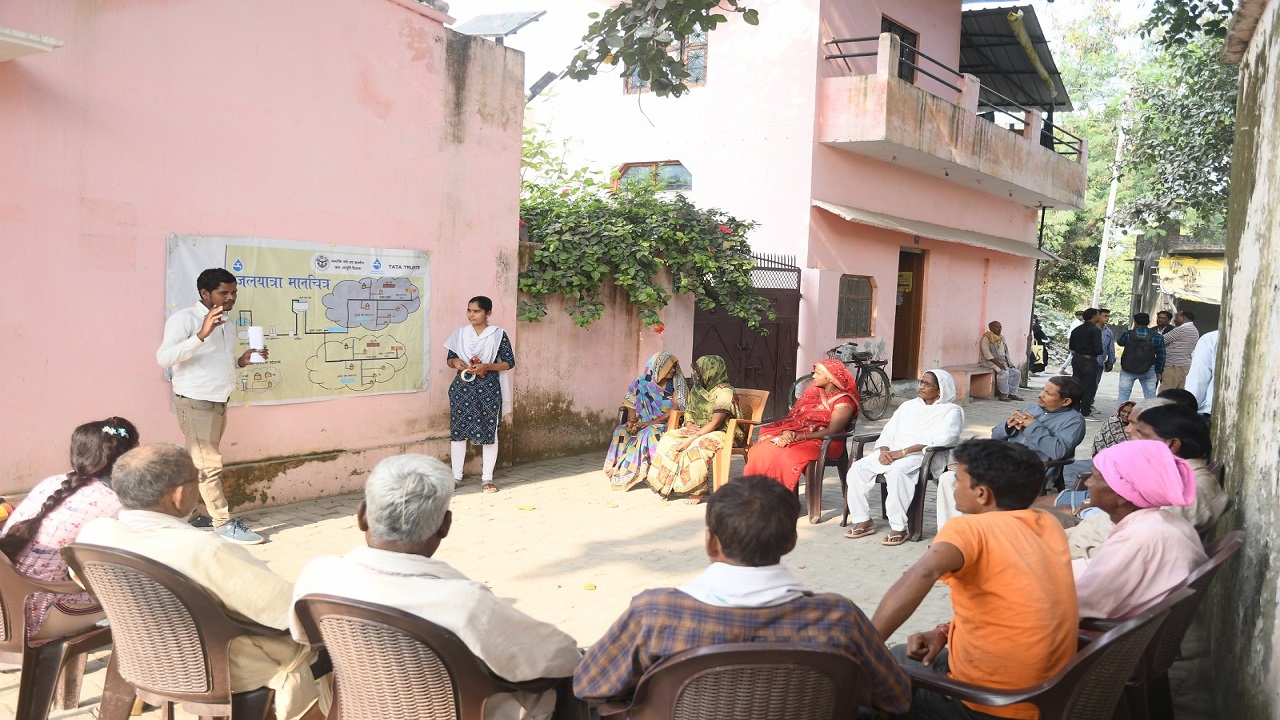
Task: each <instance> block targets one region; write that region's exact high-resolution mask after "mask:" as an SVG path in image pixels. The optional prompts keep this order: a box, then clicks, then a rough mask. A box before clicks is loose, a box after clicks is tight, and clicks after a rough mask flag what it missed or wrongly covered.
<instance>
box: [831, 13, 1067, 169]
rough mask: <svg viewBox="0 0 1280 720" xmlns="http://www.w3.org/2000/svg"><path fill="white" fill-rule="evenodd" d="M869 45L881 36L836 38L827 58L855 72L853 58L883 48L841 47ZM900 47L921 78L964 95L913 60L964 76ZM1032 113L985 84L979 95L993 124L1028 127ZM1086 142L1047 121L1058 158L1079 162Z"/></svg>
mask: <svg viewBox="0 0 1280 720" xmlns="http://www.w3.org/2000/svg"><path fill="white" fill-rule="evenodd" d="M867 42H875V43H879V42H880V36H879V35H871V36H867V37H855V38H836V39H835V40H828V41H826V43H824V44H825V45H828V46H830V45H834V46H835V48H836V50H837V52H834V53H830V54H828V55H826V59H827V60H844V61H845V66H846V67H848V68H849V70H850V71H851V72H852V70H853V68H852V67H850V66H849V64H848V61H849V60H850V59H853V58H867V57H878V56H879V54H880V48H879V47H878V46H877V47H876V48H875V49H874V50H868V51H860V52H844V48H843V47H842V45H843V44H844V43H867ZM900 44H901V46H902V49H903V50H902V57H900V58H899V62H900V63H902V64H904V65H907V66H910V67H911V68H913V69H915V70H916V71H917V72H919V73H920V74H921V75H924V76H926V77H929V78H932V79H933V80H935V81H937V82H939V83H941V84H942V85H944V86H945V87H948V88H950V89H951V90H953V91H955V92H956V93H963V92H964V91H963V90H961V89H960V87H959V86H958V85H955V84H952V83H951V82H948V81H947V80H945V79H943V78H941V77H939V76H937V75H935V74H933V73H931V72H929V71H928V70H925V69H924V68H922V67H921V66H920V65H919V64H917V63H916V62H914V61H913V60H914V58H915V57H921V58H924V59H925V60H928V61H929V62H931V63H933V65H936V66H937V67H938V68H939V69H940V70H941V71H943V72H945V73H946V74H948V75H949V76H951V77H954V78H956V79H957V80H959V79H962V78H963V77H964V74H963V73H961V72H960V71H959V70H956V69H954V68H952V67H949V66H948V65H946V64H945V63H943V62H941V61H939V60H937V59H935V58H932V57H930V56H928V55H926V54H925V53H923V52H921V51H920V50H918V49H916V48H914V47H912V46H910V45H908V44H907V43H903V42H901V41H900ZM984 96H986V97H988V98H990V97H994V98H995V99H996V100H997V101H998V102H992V101H990V100H986V99H984ZM1011 108H1016V109H1017V110H1018V111H1020V112H1021V113H1022V114H1021V115H1019V114H1016V113H1014V112H1012V111H1011ZM1031 112H1032V111H1031V109H1030V108H1027V107H1025V106H1023V105H1021V104H1019V103H1017V102H1014V101H1013V100H1011V99H1009V98H1007V97H1005V96H1004V95H1001V94H1000V93H998V92H996V91H995V90H992V89H991V88H989V87H986V86H985V85H983V86H980V92H979V95H978V117H981V118H983V119H985V120H988V121H990V122H992V123H994V122H995V114H996V113H1000V114H1003V115H1007V116H1008V117H1010V118H1012V119H1013V120H1014V121H1015V122H1016V123H1018V125H1019V126H1025V124H1026V122H1027V117H1028V116H1029V114H1030V113H1031ZM988 115H990V117H988ZM1010 130H1011V131H1012V132H1018V130H1016V129H1013V128H1010ZM1059 136H1065V138H1070V139H1065V138H1064V137H1059ZM1083 143H1084V141H1083V140H1082V139H1081V138H1080V137H1079V136H1078V135H1074V134H1072V133H1071V132H1069V131H1068V130H1066V129H1065V128H1063V127H1062V126H1060V125H1055V124H1054V123H1051V122H1049V121H1048V120H1045V121H1044V129H1043V130H1042V131H1041V138H1040V144H1041V145H1043V146H1044V147H1047V148H1049V149H1050V150H1052V151H1054V152H1055V153H1057V154H1059V155H1062V156H1063V157H1069V158H1072V159H1075V160H1079V158H1080V148H1081V147H1082V145H1083Z"/></svg>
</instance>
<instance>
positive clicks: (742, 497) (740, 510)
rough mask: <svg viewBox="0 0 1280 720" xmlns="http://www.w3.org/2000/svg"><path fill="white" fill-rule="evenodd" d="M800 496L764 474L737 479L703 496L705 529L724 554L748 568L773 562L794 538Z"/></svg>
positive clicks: (776, 562)
mask: <svg viewBox="0 0 1280 720" xmlns="http://www.w3.org/2000/svg"><path fill="white" fill-rule="evenodd" d="M799 514H800V499H799V498H797V497H796V494H795V493H793V492H791V491H790V490H788V489H787V487H786V486H785V485H783V484H782V483H780V482H778V481H777V480H774V479H773V478H771V477H765V476H764V475H748V476H747V477H743V478H738V479H736V480H733V481H732V482H730V483H729V484H727V485H725V486H724V487H722V488H720V489H719V490H717V491H715V492H714V493H712V494H711V497H710V498H708V499H707V529H708V530H710V531H711V534H712V535H715V536H716V537H717V538H718V539H719V540H720V549H721V550H722V551H723V552H724V554H725V557H727V558H729V559H731V560H733V561H735V562H740V563H742V564H743V565H749V566H751V567H763V566H766V565H777V564H778V563H779V562H781V561H782V556H783V555H785V554H786V553H787V552H788V551H790V550H791V548H792V547H794V546H795V541H796V516H798V515H799Z"/></svg>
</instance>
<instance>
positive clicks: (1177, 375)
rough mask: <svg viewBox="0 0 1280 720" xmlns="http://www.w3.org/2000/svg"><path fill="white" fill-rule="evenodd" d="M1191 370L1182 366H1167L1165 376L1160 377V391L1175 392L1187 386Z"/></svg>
mask: <svg viewBox="0 0 1280 720" xmlns="http://www.w3.org/2000/svg"><path fill="white" fill-rule="evenodd" d="M1189 370H1191V368H1190V367H1189V366H1188V367H1183V366H1180V365H1165V366H1164V374H1163V375H1161V376H1160V389H1161V390H1173V389H1175V388H1185V387H1186V386H1187V372H1188V371H1189Z"/></svg>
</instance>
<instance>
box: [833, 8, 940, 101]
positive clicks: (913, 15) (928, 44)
mask: <svg viewBox="0 0 1280 720" xmlns="http://www.w3.org/2000/svg"><path fill="white" fill-rule="evenodd" d="M882 16H883V17H887V18H889V19H890V20H893V21H894V22H896V23H898V24H899V25H903V26H905V27H907V28H910V29H911V30H913V31H915V32H916V33H919V35H920V45H919V47H918V48H917V49H919V50H920V51H921V52H923V53H924V54H926V55H929V56H930V57H933V58H937V60H938V61H939V62H941V63H942V64H944V65H946V66H947V67H948V68H951V69H952V70H957V69H958V68H959V67H960V3H959V2H958V0H912V2H903V0H861V2H847V0H824V1H823V2H822V19H823V21H824V22H825V23H826V26H827V27H830V28H831V33H832V35H833V37H835V38H861V37H871V36H873V35H875V36H878V35H879V34H880V19H881V17H882ZM828 39H831V38H829V37H827V34H826V32H825V30H824V33H823V40H824V41H825V40H828ZM833 47H834V46H824V52H823V53H822V55H821V56H819V58H818V77H836V76H841V75H848V74H850V72H849V70H847V69H846V67H845V65H844V63H843V61H842V60H826V59H824V58H823V56H825V55H826V54H827V53H828V52H834V50H832V49H829V48H833ZM842 47H843V50H844V52H846V53H850V52H873V51H875V49H876V42H875V41H869V42H860V43H852V44H848V43H846V44H843V45H842ZM875 60H876V59H875V58H874V57H871V58H852V59H849V64H850V65H851V66H852V67H853V71H854V74H859V75H867V74H871V73H873V72H875V67H876V66H875ZM916 65H919V66H920V67H922V68H924V69H925V70H927V71H929V72H931V73H933V74H934V75H937V76H938V77H940V78H944V79H946V80H947V82H950V83H951V84H952V85H956V86H957V87H959V83H957V82H955V81H954V78H953V76H952V75H951V73H948V72H945V71H943V70H942V69H941V68H939V67H938V66H937V65H935V64H934V63H932V62H930V61H928V60H925V59H919V60H917V61H916ZM916 85H917V86H919V87H921V88H923V89H925V90H928V91H929V92H931V93H934V94H935V95H938V96H939V97H941V98H943V99H945V100H949V101H952V102H954V101H955V100H956V98H957V95H956V92H955V91H954V90H952V89H951V88H949V87H946V86H945V85H942V84H941V83H939V82H937V81H936V80H933V79H931V78H929V77H927V76H925V75H917V82H916Z"/></svg>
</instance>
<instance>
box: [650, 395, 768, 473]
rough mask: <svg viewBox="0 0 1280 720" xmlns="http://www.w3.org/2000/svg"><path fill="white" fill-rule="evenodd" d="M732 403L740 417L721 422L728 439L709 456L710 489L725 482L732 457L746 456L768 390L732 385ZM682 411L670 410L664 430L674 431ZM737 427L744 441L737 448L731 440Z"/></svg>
mask: <svg viewBox="0 0 1280 720" xmlns="http://www.w3.org/2000/svg"><path fill="white" fill-rule="evenodd" d="M733 402H734V404H735V405H737V406H738V414H739V415H741V416H742V417H737V418H729V421H728V422H727V423H726V424H725V433H726V435H727V437H728V438H729V440H728V442H725V443H724V444H723V445H721V446H720V449H719V450H716V454H715V456H714V457H713V458H712V459H711V490H712V492H715V491H716V490H719V489H720V488H722V487H724V484H725V483H727V482H729V466H730V464H731V463H732V462H733V456H734V455H738V456H741V457H743V458H745V457H746V456H747V452H748V451H750V450H751V445H752V442H753V441H752V439H751V438H752V431H753V430H754V429H755V428H756V427H757V426H759V425H760V421H761V418H763V417H764V408H765V405H767V404H768V403H769V391H768V390H748V389H745V388H735V389H734V391H733ZM683 418H684V411H683V410H677V411H674V412H672V413H671V416H670V419H669V420H667V430H668V431H670V430H675V429H676V428H678V427H680V425H681V424H682V423H683V422H684V419H683ZM738 428H742V429H743V434H744V436H745V437H746V441H745V442H744V444H743V445H742V446H741V447H739V446H737V445H736V444H734V442H733V437H734V435H735V434H736V432H737V429H738Z"/></svg>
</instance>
